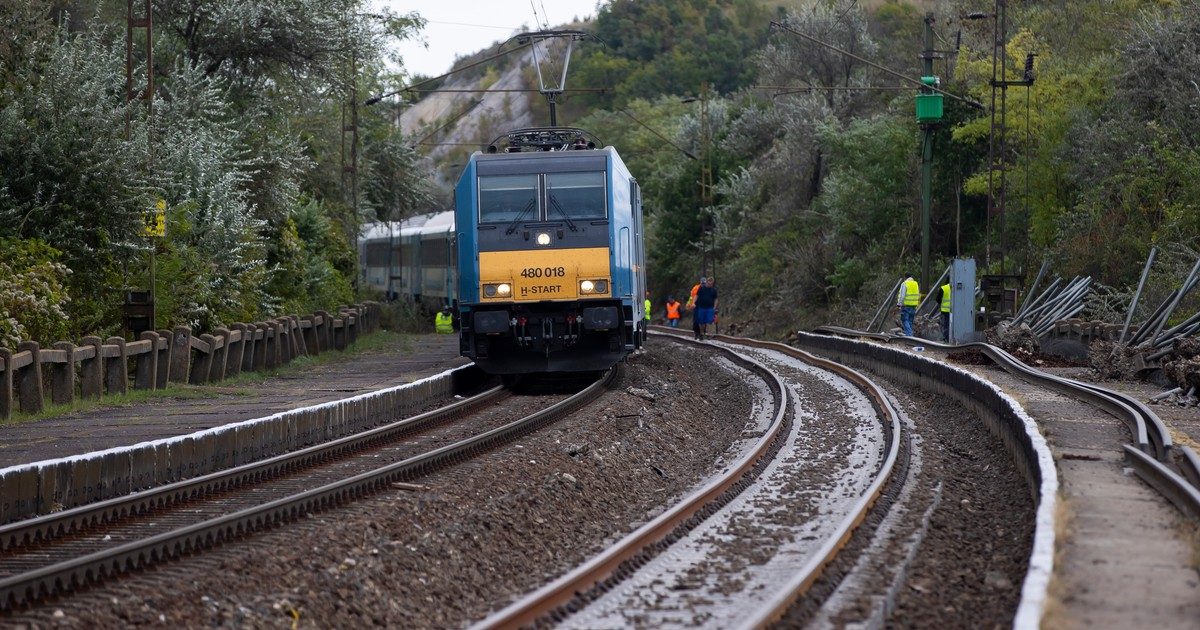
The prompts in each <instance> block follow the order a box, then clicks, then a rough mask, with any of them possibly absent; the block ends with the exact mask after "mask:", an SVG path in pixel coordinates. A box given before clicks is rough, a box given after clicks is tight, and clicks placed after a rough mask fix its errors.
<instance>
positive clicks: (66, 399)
mask: <svg viewBox="0 0 1200 630" xmlns="http://www.w3.org/2000/svg"><path fill="white" fill-rule="evenodd" d="M54 349H55V350H62V351H63V352H64V353H65V354H66V355H67V362H66V363H55V364H53V365H51V366H50V400H52V401H53V402H54V404H56V405H69V404H71V403H73V402H75V344H73V343H71V342H70V341H59V342H58V343H55V344H54Z"/></svg>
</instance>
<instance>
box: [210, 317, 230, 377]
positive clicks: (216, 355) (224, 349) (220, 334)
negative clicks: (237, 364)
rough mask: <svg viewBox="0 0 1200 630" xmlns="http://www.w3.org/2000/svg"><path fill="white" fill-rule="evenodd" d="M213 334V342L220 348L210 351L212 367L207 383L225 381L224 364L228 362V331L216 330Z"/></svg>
mask: <svg viewBox="0 0 1200 630" xmlns="http://www.w3.org/2000/svg"><path fill="white" fill-rule="evenodd" d="M213 332H214V333H216V334H215V335H213V336H214V337H216V339H215V340H214V341H215V342H216V343H217V344H219V345H220V346H221V347H220V348H215V347H214V348H213V351H212V355H213V359H212V366H211V367H209V371H208V382H210V383H216V382H219V381H223V380H225V362H226V361H228V360H229V329H228V328H218V329H216V330H215V331H213Z"/></svg>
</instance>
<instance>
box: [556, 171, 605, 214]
mask: <svg viewBox="0 0 1200 630" xmlns="http://www.w3.org/2000/svg"><path fill="white" fill-rule="evenodd" d="M605 196H606V195H605V191H604V173H549V174H547V175H546V203H547V204H548V205H549V207H548V208H547V209H546V214H547V215H548V216H549V217H551V218H553V217H554V215H556V214H557V215H559V216H562V217H564V218H566V219H567V220H568V221H569V220H571V219H603V218H605V217H606V216H607V214H606V213H605V205H606V204H605Z"/></svg>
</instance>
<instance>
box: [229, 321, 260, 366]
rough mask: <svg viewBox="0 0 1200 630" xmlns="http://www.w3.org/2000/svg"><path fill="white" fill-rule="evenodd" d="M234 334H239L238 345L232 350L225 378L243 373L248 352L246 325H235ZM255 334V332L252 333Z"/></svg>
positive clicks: (239, 323)
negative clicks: (243, 363)
mask: <svg viewBox="0 0 1200 630" xmlns="http://www.w3.org/2000/svg"><path fill="white" fill-rule="evenodd" d="M233 332H234V333H237V336H238V340H237V343H236V344H235V345H234V346H233V347H232V348H230V351H229V356H228V358H227V363H226V364H225V376H227V377H230V378H232V377H234V376H237V375H238V374H241V373H242V360H243V355H244V354H245V352H246V325H245V324H243V323H241V322H238V323H236V324H233ZM250 334H251V335H253V334H254V332H253V331H251V332H250Z"/></svg>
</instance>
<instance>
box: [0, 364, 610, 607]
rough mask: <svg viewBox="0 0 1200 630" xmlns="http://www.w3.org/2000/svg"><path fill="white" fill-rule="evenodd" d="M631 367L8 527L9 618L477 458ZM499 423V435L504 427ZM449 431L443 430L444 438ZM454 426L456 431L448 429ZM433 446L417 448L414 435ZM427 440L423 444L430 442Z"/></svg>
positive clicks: (485, 398) (490, 397)
mask: <svg viewBox="0 0 1200 630" xmlns="http://www.w3.org/2000/svg"><path fill="white" fill-rule="evenodd" d="M618 372H619V368H614V369H613V370H610V371H609V372H607V373H606V374H605V375H604V377H603V378H601V379H599V380H597V381H596V382H594V383H592V384H591V385H589V386H587V387H586V388H584V389H583V390H582V391H580V392H578V393H576V394H573V395H570V396H566V397H564V398H562V399H561V400H558V401H557V402H553V404H550V401H549V400H545V401H536V402H534V403H531V404H534V405H536V406H538V407H541V408H540V409H539V410H537V411H535V412H534V413H531V414H528V415H523V417H520V418H519V419H516V420H511V421H508V419H503V420H498V419H497V416H496V414H494V413H489V415H488V418H490V419H491V420H490V421H485V422H481V423H480V424H490V425H492V426H488V427H485V428H484V430H476V429H477V427H471V430H470V431H466V433H467V435H465V436H464V435H461V434H462V433H464V431H463V430H462V428H459V427H457V425H454V426H450V425H451V423H453V422H454V421H456V420H461V419H464V418H467V417H469V416H471V414H475V413H477V412H478V411H479V410H480V409H481V408H483V407H485V406H491V405H496V404H498V403H501V402H502V400H503V399H505V398H507V397H508V393H507V392H506V391H505V390H503V389H502V388H499V387H497V388H493V389H490V390H487V391H485V392H483V393H481V394H479V395H476V396H473V397H471V398H468V399H466V400H462V401H459V402H456V403H453V404H451V405H448V406H446V407H443V408H440V409H437V410H433V411H430V412H427V413H423V414H420V415H417V416H414V417H411V418H408V419H405V420H401V421H398V422H394V423H391V424H388V425H384V426H380V427H377V428H375V429H372V430H370V431H366V432H363V433H360V434H356V435H353V436H348V437H345V438H342V439H339V440H335V441H332V442H328V443H324V444H320V445H315V446H312V447H309V448H306V449H303V450H301V451H296V452H294V453H289V454H285V455H280V456H278V457H274V458H271V459H269V460H265V461H262V462H257V463H252V464H247V465H243V466H240V467H237V468H234V469H230V470H227V471H222V472H218V473H213V474H210V475H206V476H204V477H199V478H196V479H190V480H187V481H182V482H178V483H174V484H170V485H167V486H163V487H161V488H156V489H152V490H147V491H143V492H138V493H134V494H132V495H129V496H126V497H120V498H115V499H111V500H108V501H104V502H102V503H97V504H93V505H88V506H83V507H79V508H75V509H71V510H67V511H63V512H59V513H55V514H50V515H46V516H42V517H38V518H35V519H30V520H26V521H21V522H17V523H12V524H9V525H6V526H4V527H0V610H3V611H12V610H13V609H16V608H19V607H22V606H28V605H30V604H33V603H36V602H39V601H41V600H44V599H47V598H50V597H54V596H58V595H61V594H65V593H69V592H71V591H73V590H76V589H79V588H82V587H86V586H88V585H91V584H95V583H98V582H101V581H103V580H105V579H108V578H110V577H112V576H115V575H119V574H121V573H125V572H128V571H132V570H137V569H141V568H145V567H148V566H151V565H154V564H156V563H160V562H163V561H166V560H170V559H173V558H177V557H179V556H181V555H184V554H190V553H194V552H197V551H200V550H203V549H205V548H208V547H212V546H215V545H219V544H222V543H224V542H228V541H230V540H232V539H235V538H237V537H240V536H244V535H247V534H249V533H252V532H254V531H258V530H262V529H266V528H270V527H273V526H276V525H279V524H282V523H285V522H287V521H291V520H295V519H298V518H301V517H303V516H305V515H308V514H311V513H315V512H319V511H323V510H326V509H329V508H331V507H334V506H337V505H339V504H342V503H345V502H349V501H353V500H355V499H358V498H360V497H364V496H368V495H370V494H373V493H376V492H379V491H381V490H385V489H387V488H389V487H391V484H392V483H395V482H399V481H409V480H412V479H415V478H418V477H421V476H423V475H426V474H428V473H430V472H433V471H435V470H439V469H441V468H444V467H446V466H448V465H451V464H453V463H456V462H459V461H463V460H466V459H469V458H472V457H474V456H476V455H478V454H481V453H484V452H486V451H488V450H491V449H492V448H495V447H496V446H499V445H502V444H505V443H507V442H510V441H512V440H514V439H517V438H519V437H521V436H523V435H526V434H528V433H530V432H531V431H534V430H536V429H538V428H540V427H543V426H545V425H547V424H549V423H551V422H553V421H555V420H557V419H559V418H561V417H564V416H565V415H567V414H569V413H571V412H572V411H574V410H575V409H578V408H579V407H580V406H582V405H584V404H586V403H588V402H590V401H591V400H594V399H595V398H596V397H598V396H599V395H600V394H601V393H603V392H604V391H605V389H606V388H607V387H608V386H609V385H610V384H611V383H612V382H613V381H614V379H615V378H616V377H617V375H618ZM497 425H498V426H497ZM439 428H440V429H441V433H436V431H435V430H438V429H439ZM448 429H454V430H448ZM419 436H424V437H423V439H424V441H425V442H426V443H425V444H419V447H418V448H413V446H412V444H413V443H414V442H413V440H414V438H417V437H419ZM419 441H420V440H418V442H419Z"/></svg>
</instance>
